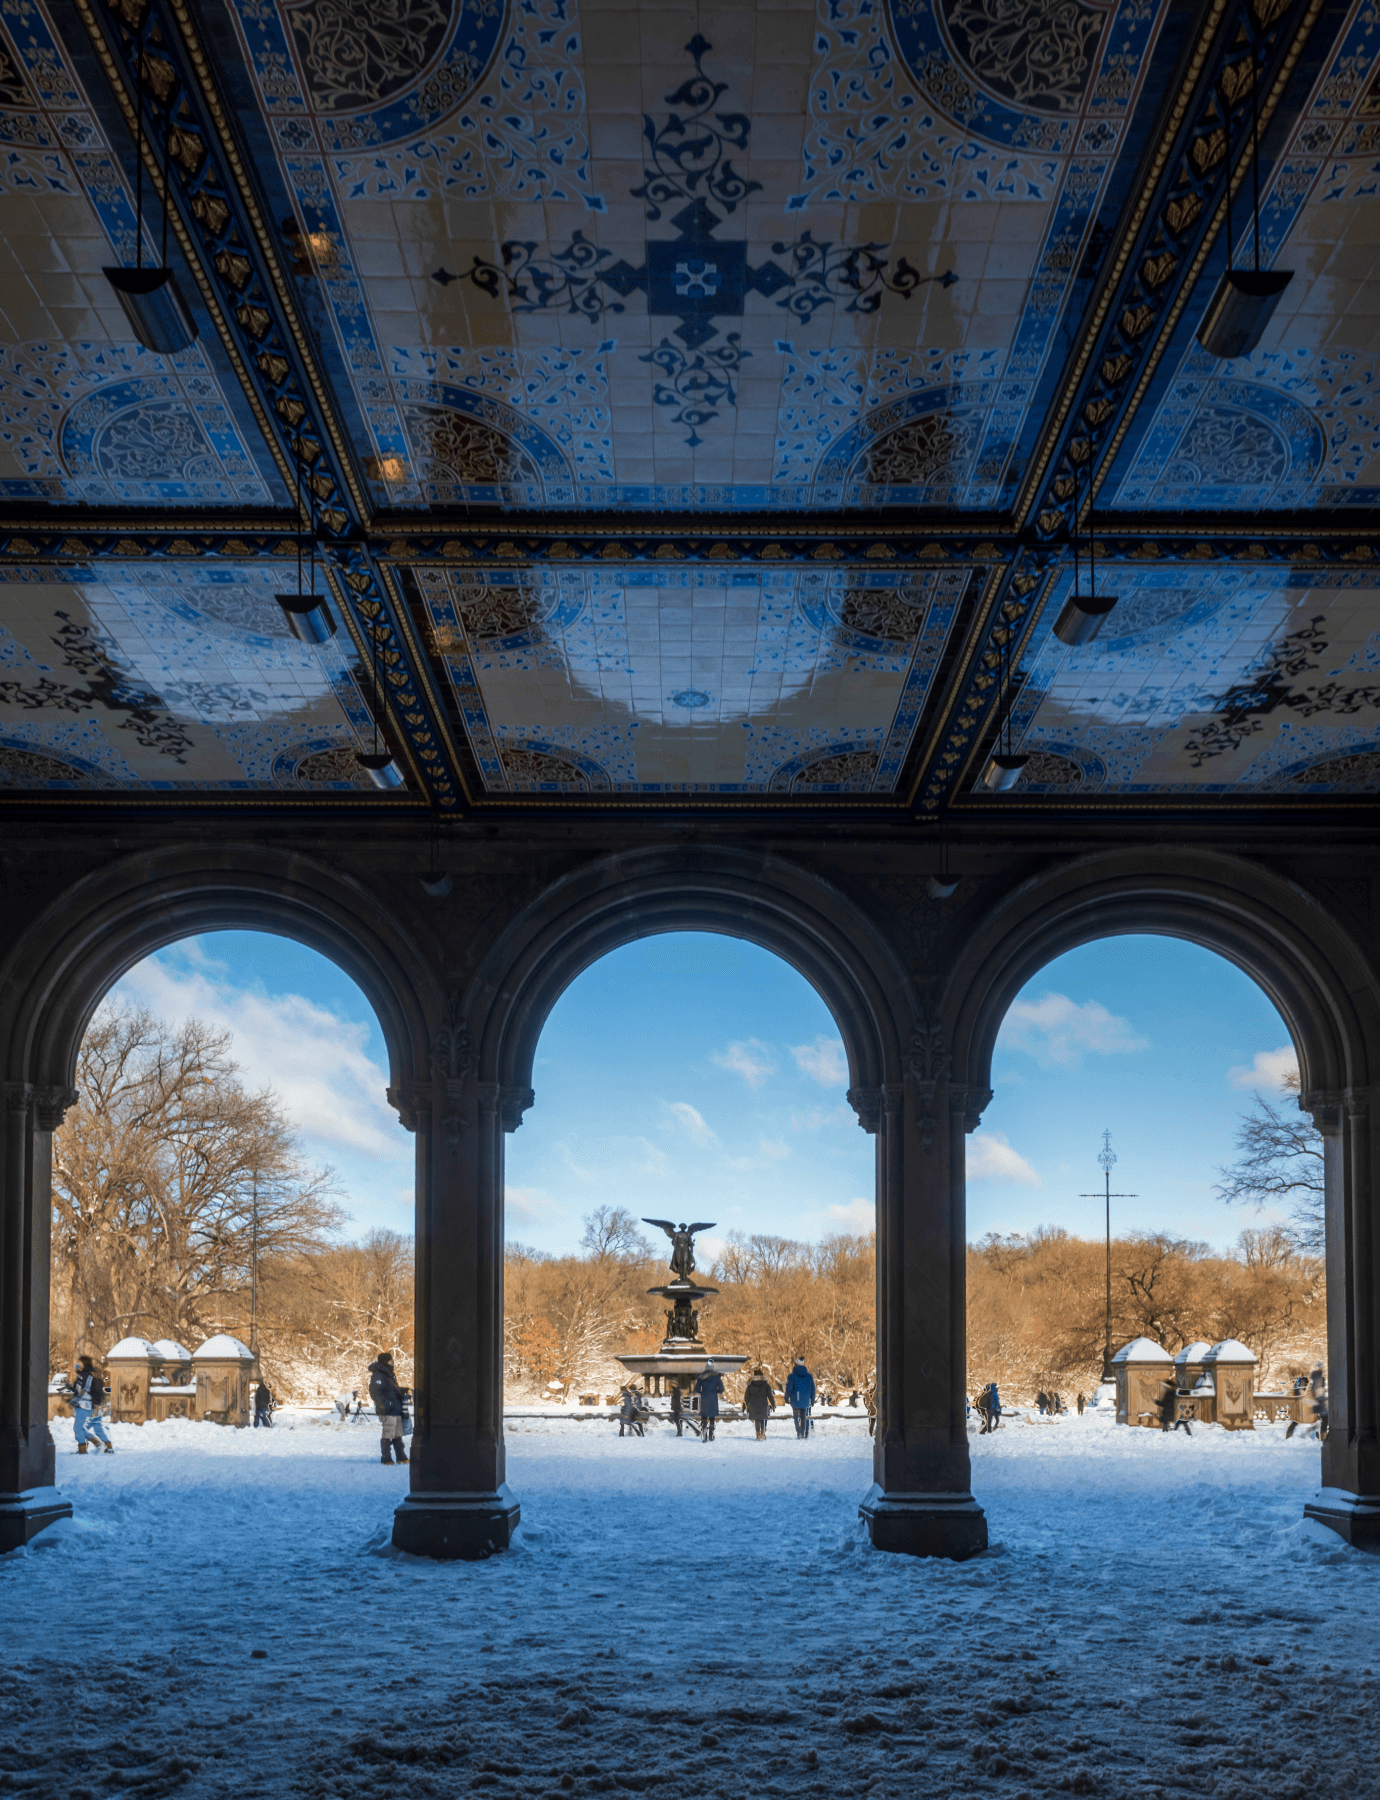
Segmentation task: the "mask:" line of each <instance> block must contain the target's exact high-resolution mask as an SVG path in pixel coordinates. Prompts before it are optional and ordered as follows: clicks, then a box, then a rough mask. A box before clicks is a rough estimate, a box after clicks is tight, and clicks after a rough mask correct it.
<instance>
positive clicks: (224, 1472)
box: [0, 1412, 1380, 1800]
mask: <svg viewBox="0 0 1380 1800" xmlns="http://www.w3.org/2000/svg"><path fill="white" fill-rule="evenodd" d="M54 1430H55V1433H56V1436H57V1441H58V1474H59V1481H60V1483H61V1485H62V1487H63V1489H64V1491H65V1492H66V1494H67V1495H68V1497H69V1498H70V1499H71V1500H72V1502H73V1505H74V1507H75V1509H76V1516H75V1518H74V1519H73V1521H72V1522H71V1523H69V1524H64V1525H59V1526H57V1527H55V1528H54V1529H53V1530H52V1531H50V1532H48V1533H45V1534H44V1535H43V1536H42V1537H40V1538H39V1539H38V1540H36V1542H35V1544H34V1545H32V1546H30V1547H29V1548H28V1549H27V1550H24V1551H20V1552H17V1553H15V1554H14V1555H12V1556H10V1557H7V1558H4V1559H0V1771H4V1773H0V1794H3V1793H7V1792H11V1791H24V1792H29V1793H32V1794H37V1795H43V1796H52V1797H53V1800H83V1797H84V1796H85V1797H90V1800H95V1797H97V1796H99V1797H101V1800H121V1797H122V1796H130V1797H131V1800H133V1797H134V1796H138V1800H158V1797H159V1796H162V1795H166V1794H172V1793H174V1792H177V1793H181V1794H183V1795H185V1796H187V1797H188V1800H192V1797H196V1800H200V1797H201V1796H206V1797H207V1800H220V1797H221V1796H224V1797H225V1800H231V1797H232V1796H233V1800H243V1797H248V1796H254V1795H267V1796H285V1797H286V1796H294V1797H295V1796H301V1797H302V1800H337V1797H340V1800H354V1797H356V1796H358V1797H360V1800H363V1797H364V1796H369V1797H370V1800H373V1797H374V1796H398V1797H399V1800H413V1797H417V1800H420V1797H421V1796H433V1795H434V1796H451V1795H460V1794H466V1795H467V1794H469V1793H470V1792H471V1791H472V1790H486V1791H487V1792H488V1793H490V1794H492V1795H493V1796H494V1800H500V1797H501V1796H505V1795H511V1796H522V1797H523V1800H529V1797H531V1800H537V1797H539V1796H546V1795H555V1796H563V1795H567V1794H570V1795H577V1796H578V1795H583V1794H590V1793H598V1792H610V1791H613V1790H615V1789H619V1790H624V1791H632V1792H639V1791H644V1790H645V1791H655V1792H656V1793H659V1794H664V1795H665V1797H666V1800H679V1796H680V1795H692V1796H693V1795H706V1796H719V1795H722V1796H734V1797H737V1796H742V1797H744V1800H756V1797H757V1796H759V1795H805V1794H808V1795H823V1796H829V1797H831V1800H832V1796H835V1795H841V1796H848V1795H862V1794H869V1795H872V1796H874V1797H875V1800H884V1797H885V1796H889V1795H896V1796H905V1797H907V1800H910V1797H912V1796H914V1797H916V1800H919V1797H921V1796H923V1797H924V1800H940V1797H950V1796H951V1797H952V1800H970V1797H971V1796H974V1795H977V1794H985V1793H997V1794H1001V1795H1004V1796H1009V1800H1020V1796H1021V1795H1023V1794H1024V1795H1028V1796H1034V1795H1037V1794H1048V1793H1070V1792H1071V1793H1074V1794H1093V1795H1102V1796H1109V1797H1118V1796H1145V1797H1147V1800H1148V1797H1149V1796H1169V1795H1174V1796H1179V1795H1185V1794H1188V1795H1212V1796H1214V1797H1215V1800H1265V1797H1266V1796H1268V1797H1269V1800H1292V1797H1294V1796H1298V1795H1303V1794H1309V1795H1317V1796H1319V1797H1320V1800H1330V1796H1333V1795H1361V1796H1375V1795H1377V1794H1380V1706H1377V1686H1376V1681H1375V1678H1374V1674H1373V1670H1374V1669H1375V1667H1376V1666H1378V1665H1380V1641H1378V1634H1380V1605H1378V1604H1377V1603H1378V1602H1380V1558H1372V1557H1367V1556H1363V1555H1361V1554H1360V1553H1358V1552H1355V1551H1352V1550H1349V1549H1348V1548H1346V1546H1345V1545H1343V1544H1342V1543H1341V1541H1340V1540H1339V1539H1337V1538H1335V1537H1334V1536H1332V1534H1331V1533H1328V1532H1325V1531H1323V1530H1322V1529H1321V1528H1319V1527H1316V1526H1313V1525H1309V1524H1305V1523H1304V1522H1303V1519H1302V1508H1303V1503H1304V1501H1305V1499H1306V1498H1307V1497H1308V1496H1309V1494H1310V1493H1311V1492H1312V1490H1313V1488H1314V1487H1315V1485H1316V1483H1317V1478H1318V1452H1317V1446H1316V1444H1313V1443H1311V1442H1306V1441H1301V1440H1298V1439H1296V1440H1295V1441H1294V1442H1292V1443H1286V1442H1285V1440H1284V1437H1283V1428H1282V1427H1271V1428H1268V1429H1264V1430H1261V1431H1258V1432H1255V1433H1240V1434H1234V1435H1229V1434H1227V1433H1226V1432H1223V1431H1221V1430H1217V1429H1212V1430H1199V1431H1198V1432H1196V1433H1195V1435H1194V1436H1193V1438H1192V1439H1191V1440H1190V1439H1188V1438H1186V1437H1185V1436H1183V1435H1182V1434H1181V1433H1175V1434H1174V1435H1172V1436H1169V1437H1165V1436H1162V1435H1161V1434H1160V1433H1158V1432H1150V1431H1128V1430H1126V1429H1124V1428H1122V1429H1118V1428H1117V1427H1115V1426H1114V1425H1112V1424H1111V1423H1110V1421H1108V1420H1105V1419H1100V1418H1094V1417H1089V1418H1086V1419H1082V1420H1079V1419H1076V1418H1064V1419H1059V1420H1051V1421H1037V1420H1032V1421H1029V1422H1027V1423H1021V1424H1016V1425H1013V1426H1009V1427H1004V1428H1003V1429H1002V1430H1001V1431H1000V1432H999V1433H998V1434H996V1435H995V1436H994V1437H990V1438H979V1437H976V1436H974V1437H973V1440H972V1443H973V1485H974V1490H975V1492H976V1493H977V1495H978V1497H979V1499H980V1500H981V1501H982V1503H983V1505H984V1506H985V1507H986V1508H987V1514H988V1520H989V1525H990V1530H991V1537H992V1549H991V1550H990V1551H989V1553H988V1554H987V1555H986V1556H983V1557H980V1558H978V1559H976V1560H975V1561H973V1562H970V1563H966V1564H952V1563H945V1562H922V1561H918V1560H914V1559H912V1558H909V1557H900V1556H885V1555H879V1554H877V1553H875V1552H874V1551H873V1550H872V1549H871V1548H870V1547H869V1545H868V1542H867V1538H866V1535H865V1533H864V1531H863V1530H862V1528H861V1526H860V1525H859V1523H858V1520H857V1503H858V1500H859V1498H860V1497H861V1495H862V1494H863V1492H864V1490H865V1489H866V1487H867V1485H868V1481H869V1471H870V1463H869V1453H870V1445H869V1442H868V1438H867V1434H866V1429H865V1427H864V1426H862V1425H860V1424H856V1423H854V1422H852V1421H828V1422H825V1423H823V1424H822V1425H820V1426H819V1427H818V1428H817V1430H816V1434H815V1436H814V1437H813V1438H812V1439H811V1440H810V1441H809V1442H807V1443H799V1442H797V1441H796V1439H795V1437H794V1436H793V1435H792V1433H791V1430H790V1426H789V1422H786V1423H780V1422H778V1423H776V1424H774V1425H773V1427H772V1430H771V1434H770V1435H769V1437H768V1439H767V1441H766V1442H765V1443H763V1444H759V1443H757V1442H755V1441H754V1439H753V1437H752V1433H751V1430H750V1428H749V1427H747V1426H738V1427H730V1428H729V1429H728V1430H727V1431H726V1432H725V1433H724V1434H723V1435H722V1436H721V1437H720V1438H719V1439H718V1441H717V1442H716V1443H714V1444H713V1445H708V1444H702V1443H700V1442H699V1441H697V1440H695V1439H693V1438H688V1437H687V1438H685V1439H679V1440H678V1439H677V1438H676V1437H675V1436H674V1434H673V1433H672V1432H671V1431H670V1430H669V1428H667V1427H664V1426H663V1427H653V1428H652V1429H650V1430H649V1432H648V1435H647V1437H646V1438H645V1439H624V1440H621V1441H620V1439H619V1438H618V1436H617V1432H616V1429H615V1427H614V1426H613V1425H612V1424H605V1423H600V1422H590V1423H578V1422H575V1421H570V1420H560V1421H550V1420H545V1419H530V1420H525V1421H524V1420H518V1421H510V1425H509V1440H508V1462H509V1480H510V1482H511V1484H512V1487H513V1489H514V1491H515V1492H516V1493H517V1494H518V1496H519V1497H520V1499H521V1502H522V1509H523V1523H522V1527H521V1530H520V1531H519V1533H518V1537H517V1540H516V1545H515V1547H514V1549H513V1550H512V1551H511V1552H510V1553H509V1554H507V1555H506V1556H501V1557H495V1558H494V1559H493V1560H491V1561H490V1562H487V1563H481V1564H434V1563H429V1562H425V1561H420V1560H417V1559H414V1558H411V1557H405V1556H399V1555H397V1554H395V1553H394V1552H393V1551H392V1550H391V1549H390V1547H389V1545H388V1531H389V1526H390V1523H391V1514H392V1507H393V1504H394V1503H395V1501H396V1499H397V1497H398V1496H399V1495H401V1493H402V1492H403V1491H404V1488H405V1484H406V1481H407V1472H406V1470H405V1469H394V1468H384V1467H382V1466H381V1465H380V1463H379V1461H378V1438H377V1434H376V1433H375V1432H374V1431H373V1430H371V1429H369V1428H368V1427H366V1426H345V1427H339V1426H335V1425H332V1424H329V1423H327V1424H322V1423H320V1422H318V1421H317V1420H316V1419H314V1418H313V1417H312V1416H311V1415H309V1414H307V1413H305V1412H304V1413H302V1414H300V1415H293V1414H288V1415H285V1416H283V1417H282V1419H281V1420H280V1423H279V1424H278V1425H277V1426H276V1427H275V1429H274V1430H273V1431H271V1432H264V1431H239V1432H236V1431H229V1430H222V1429H219V1428H217V1427H215V1426H212V1425H193V1424H188V1423H184V1422H174V1423H170V1424H166V1425H156V1426H145V1427H143V1428H142V1429H141V1428H138V1427H133V1426H116V1427H115V1428H114V1431H113V1436H114V1439H115V1442H116V1444H117V1446H118V1454H117V1455H115V1456H113V1457H105V1456H96V1457H91V1456H87V1457H84V1458H79V1457H77V1456H76V1455H75V1454H74V1451H73V1446H72V1441H71V1435H70V1426H68V1425H67V1424H66V1422H65V1421H58V1422H56V1423H55V1426H54ZM620 1615H621V1616H620Z"/></svg>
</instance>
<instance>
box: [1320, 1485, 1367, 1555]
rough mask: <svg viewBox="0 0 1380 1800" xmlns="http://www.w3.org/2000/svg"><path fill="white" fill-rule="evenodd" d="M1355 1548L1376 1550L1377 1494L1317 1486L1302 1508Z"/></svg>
mask: <svg viewBox="0 0 1380 1800" xmlns="http://www.w3.org/2000/svg"><path fill="white" fill-rule="evenodd" d="M1303 1514H1304V1517H1305V1518H1307V1519H1316V1520H1317V1521H1318V1523H1319V1525H1326V1526H1327V1528H1328V1529H1329V1531H1335V1532H1336V1533H1337V1535H1338V1537H1343V1538H1345V1539H1346V1541H1347V1543H1348V1544H1350V1545H1352V1546H1353V1548H1355V1549H1357V1550H1380V1494H1352V1493H1348V1491H1347V1490H1346V1489H1345V1488H1328V1487H1325V1488H1319V1489H1318V1491H1317V1493H1316V1494H1315V1495H1314V1496H1313V1498H1312V1499H1311V1500H1310V1501H1309V1502H1308V1504H1307V1505H1306V1506H1305V1507H1304V1509H1303Z"/></svg>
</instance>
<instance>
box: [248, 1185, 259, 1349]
mask: <svg viewBox="0 0 1380 1800" xmlns="http://www.w3.org/2000/svg"><path fill="white" fill-rule="evenodd" d="M253 1181H254V1224H253V1232H252V1237H251V1248H250V1252H249V1348H250V1350H251V1352H252V1353H253V1356H254V1373H255V1375H258V1373H259V1171H258V1169H257V1168H256V1169H255V1170H254V1176H253Z"/></svg>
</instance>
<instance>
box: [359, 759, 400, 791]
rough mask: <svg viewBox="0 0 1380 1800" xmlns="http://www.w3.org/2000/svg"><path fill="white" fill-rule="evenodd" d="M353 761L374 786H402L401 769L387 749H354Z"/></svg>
mask: <svg viewBox="0 0 1380 1800" xmlns="http://www.w3.org/2000/svg"><path fill="white" fill-rule="evenodd" d="M355 761H356V762H357V763H358V764H359V766H360V768H361V769H363V770H364V772H365V774H366V775H367V776H368V777H369V779H370V781H372V782H373V784H374V786H375V787H376V788H400V787H401V786H402V784H403V778H402V771H401V770H400V769H399V767H398V765H397V764H396V763H395V762H394V761H393V758H392V756H391V755H390V754H389V752H388V751H387V750H356V751H355Z"/></svg>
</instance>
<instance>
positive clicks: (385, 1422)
mask: <svg viewBox="0 0 1380 1800" xmlns="http://www.w3.org/2000/svg"><path fill="white" fill-rule="evenodd" d="M369 1398H370V1399H371V1400H372V1401H373V1403H374V1411H375V1412H376V1413H377V1414H378V1416H379V1420H380V1423H381V1424H382V1427H383V1437H382V1440H381V1444H380V1447H381V1449H382V1452H383V1454H382V1455H381V1456H380V1457H379V1461H380V1462H387V1461H388V1452H389V1451H390V1450H392V1452H393V1456H394V1458H395V1459H396V1460H397V1461H398V1462H400V1463H405V1462H406V1461H407V1451H406V1450H405V1449H404V1448H403V1413H404V1406H403V1390H402V1389H401V1388H400V1387H399V1386H398V1377H397V1375H396V1374H395V1373H394V1370H393V1353H392V1351H391V1350H380V1351H379V1353H378V1355H377V1357H375V1359H374V1361H373V1362H371V1363H370V1364H369Z"/></svg>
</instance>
